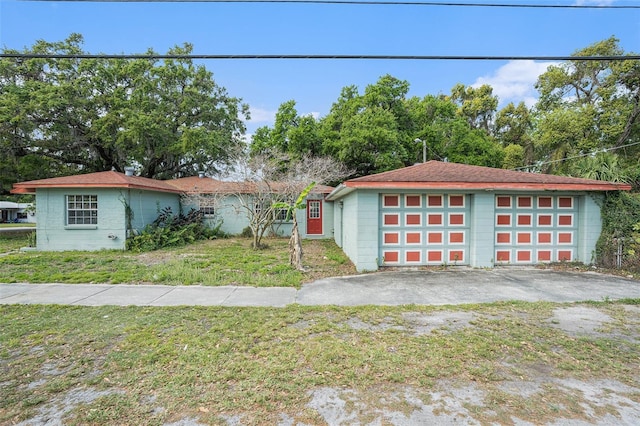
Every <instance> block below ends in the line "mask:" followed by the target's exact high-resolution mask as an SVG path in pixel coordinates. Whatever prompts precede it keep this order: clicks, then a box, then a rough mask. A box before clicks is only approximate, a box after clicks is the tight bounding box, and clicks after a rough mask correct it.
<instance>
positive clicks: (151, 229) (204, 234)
mask: <svg viewBox="0 0 640 426" xmlns="http://www.w3.org/2000/svg"><path fill="white" fill-rule="evenodd" d="M221 225H222V224H221V223H220V224H218V225H217V226H215V227H214V228H210V227H208V226H206V225H205V224H204V215H203V214H202V212H201V211H199V210H191V211H190V212H189V213H188V214H187V215H183V214H179V215H175V214H173V212H172V211H171V208H170V207H166V208H164V209H163V210H161V211H160V214H159V215H158V217H157V218H156V220H154V221H153V223H151V224H150V225H147V226H146V227H145V228H144V229H143V230H142V232H141V233H140V234H138V235H135V236H133V237H131V238H129V239H128V240H127V249H128V250H131V251H151V250H157V249H160V248H163V247H177V246H183V245H186V244H190V243H193V242H195V241H198V240H206V239H212V238H216V237H219V236H221V233H220V226H221Z"/></svg>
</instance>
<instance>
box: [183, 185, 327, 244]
mask: <svg viewBox="0 0 640 426" xmlns="http://www.w3.org/2000/svg"><path fill="white" fill-rule="evenodd" d="M309 198H310V199H319V200H322V220H323V224H322V234H321V235H309V234H307V226H306V225H307V221H306V218H307V212H306V209H299V210H297V211H296V219H297V220H298V229H299V232H300V236H301V237H302V238H331V237H333V226H334V219H333V217H334V216H333V203H331V202H328V201H325V200H324V196H323V195H321V194H311V195H310V196H309ZM191 208H198V206H192V205H188V204H187V205H185V206H184V209H185V212H186V211H188V210H189V209H191ZM205 221H206V222H207V223H208V224H209V225H210V226H212V227H213V226H216V225H218V224H219V223H222V224H221V226H220V230H221V231H222V232H224V233H225V234H228V235H239V234H241V233H242V231H243V230H244V229H245V228H246V227H247V226H249V219H248V218H247V215H246V213H245V209H244V208H243V207H242V206H241V202H240V200H238V198H237V196H236V195H229V196H226V197H222V198H221V199H219V200H218V201H217V202H216V203H215V215H214V216H213V217H205ZM292 228H293V221H276V222H274V224H273V226H272V227H271V230H270V232H269V233H267V235H268V236H278V237H288V236H291V230H292Z"/></svg>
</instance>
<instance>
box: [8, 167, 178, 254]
mask: <svg viewBox="0 0 640 426" xmlns="http://www.w3.org/2000/svg"><path fill="white" fill-rule="evenodd" d="M12 192H13V193H17V194H35V195H36V206H37V213H36V214H37V217H38V220H37V224H36V240H37V241H36V248H37V249H38V250H100V249H120V250H122V249H124V248H125V242H126V239H127V236H128V235H127V231H128V230H129V229H138V230H140V229H142V228H144V227H145V226H146V225H148V224H149V223H151V222H153V221H154V220H155V219H156V218H157V217H158V212H159V210H161V209H163V208H165V207H171V209H172V210H173V211H174V212H177V211H178V210H179V208H180V193H181V192H180V190H179V189H177V188H176V187H174V186H171V185H169V184H167V183H166V182H164V181H159V180H154V179H147V178H143V177H138V176H133V175H132V174H131V173H128V174H123V173H118V172H114V171H109V172H98V173H88V174H84V175H74V176H65V177H57V178H51V179H41V180H34V181H29V182H22V183H16V184H14V185H13V190H12Z"/></svg>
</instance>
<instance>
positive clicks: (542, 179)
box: [333, 161, 631, 196]
mask: <svg viewBox="0 0 640 426" xmlns="http://www.w3.org/2000/svg"><path fill="white" fill-rule="evenodd" d="M345 187H346V188H380V189H382V188H385V189H387V188H389V189H392V188H394V189H399V188H402V189H478V190H493V189H504V190H515V191H523V190H543V191H615V190H627V191H628V190H630V189H631V185H628V184H623V183H613V182H605V181H600V180H592V179H580V178H573V177H567V176H556V175H547V174H540V173H528V172H516V171H513V170H504V169H494V168H491V167H482V166H470V165H468V164H457V163H444V162H441V161H428V162H426V163H421V164H416V165H414V166H409V167H405V168H402V169H397V170H392V171H389V172H383V173H378V174H375V175H370V176H363V177H360V178H356V179H351V180H348V181H346V182H344V183H343V184H342V185H341V187H340V188H339V189H338V190H336V191H334V193H333V195H334V196H336V195H338V194H337V193H338V192H341V191H340V190H344V188H345Z"/></svg>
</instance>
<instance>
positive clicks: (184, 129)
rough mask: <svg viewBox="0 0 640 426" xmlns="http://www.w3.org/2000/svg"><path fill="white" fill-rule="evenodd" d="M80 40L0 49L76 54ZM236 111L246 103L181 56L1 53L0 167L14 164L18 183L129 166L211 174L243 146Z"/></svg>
mask: <svg viewBox="0 0 640 426" xmlns="http://www.w3.org/2000/svg"><path fill="white" fill-rule="evenodd" d="M82 42H83V39H82V36H80V35H79V34H72V35H71V36H69V37H68V38H67V39H66V40H64V41H62V42H46V41H38V42H37V43H36V44H35V45H34V46H32V47H31V48H30V49H25V50H24V52H17V51H15V50H5V53H27V54H29V53H35V54H42V55H59V54H65V55H80V54H83V53H85V52H83V50H82V48H81V46H82ZM191 52H192V46H191V45H189V44H184V45H183V46H181V47H175V48H173V49H170V50H169V54H175V55H188V54H190V53H191ZM147 53H149V54H153V53H154V52H153V51H151V50H149V51H148V52H147ZM242 117H246V118H248V106H247V105H244V104H242V103H241V101H240V100H239V99H237V98H233V97H230V96H229V95H228V94H227V93H226V90H225V89H224V88H222V87H220V86H218V85H217V84H216V83H215V81H214V80H213V75H212V73H211V72H209V71H207V70H206V69H205V68H204V67H203V66H196V65H194V64H193V63H192V61H191V60H190V59H167V60H164V61H159V60H156V59H73V58H64V59H60V58H52V57H46V56H45V57H44V58H33V59H24V58H3V59H1V60H0V150H2V151H1V152H0V154H2V155H0V157H2V158H3V160H0V162H1V163H2V164H1V165H0V166H1V167H3V168H5V167H7V168H10V169H12V170H15V171H20V169H21V167H22V169H23V174H17V175H16V177H17V178H18V179H21V180H22V179H31V178H39V177H50V176H55V175H60V174H69V173H77V172H81V171H82V172H88V171H102V170H111V169H115V170H118V171H123V170H124V167H125V166H128V165H133V166H136V167H137V168H138V169H139V172H140V174H141V175H142V176H146V177H153V178H170V177H178V176H185V175H192V174H195V173H196V172H197V171H198V170H209V171H215V170H216V168H217V166H218V164H220V163H224V162H227V161H229V160H230V159H231V158H233V157H234V154H235V151H236V150H237V149H239V148H240V147H241V146H242V139H241V136H242V134H243V133H244V125H243V123H242V121H241V119H242ZM43 165H46V166H47V167H42V166H43ZM43 169H44V170H46V171H47V174H49V176H38V173H39V172H41V170H43Z"/></svg>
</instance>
